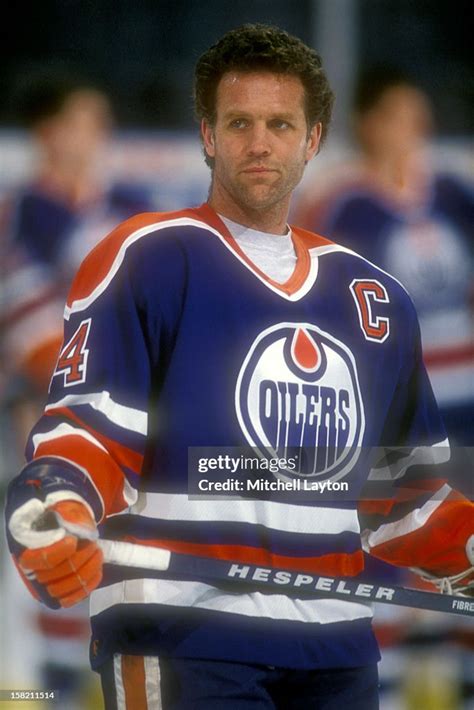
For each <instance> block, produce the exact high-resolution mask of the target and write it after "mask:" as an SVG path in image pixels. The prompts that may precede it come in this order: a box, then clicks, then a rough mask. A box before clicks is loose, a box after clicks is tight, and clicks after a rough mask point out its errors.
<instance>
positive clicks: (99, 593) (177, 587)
mask: <svg viewBox="0 0 474 710" xmlns="http://www.w3.org/2000/svg"><path fill="white" fill-rule="evenodd" d="M117 604H165V605H166V606H172V607H177V608H190V607H192V608H194V609H207V610H211V611H217V612H221V613H229V614H241V615H243V616H247V617H258V618H269V619H278V620H287V621H300V622H305V623H320V624H331V623H335V622H339V621H352V620H353V619H361V618H371V617H372V608H371V604H370V602H367V603H364V602H352V601H351V602H349V601H345V600H344V601H339V600H336V599H305V600H304V601H301V600H298V599H293V598H292V597H289V596H286V595H284V594H262V593H261V592H251V593H248V592H247V593H241V592H240V593H239V594H231V593H229V592H224V591H222V590H220V589H217V588H216V587H212V586H210V585H208V584H204V583H202V582H187V581H183V580H174V579H172V580H170V579H131V580H126V581H124V582H117V583H115V584H111V585H109V586H107V587H102V588H100V589H95V590H94V591H93V592H92V594H91V598H90V609H91V616H95V615H97V614H100V613H101V612H103V611H105V610H106V609H110V607H112V606H115V605H117Z"/></svg>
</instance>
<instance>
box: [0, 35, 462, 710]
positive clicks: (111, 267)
mask: <svg viewBox="0 0 474 710" xmlns="http://www.w3.org/2000/svg"><path fill="white" fill-rule="evenodd" d="M195 96H196V111H197V115H198V116H199V118H200V119H201V132H202V141H203V146H204V152H205V157H206V161H207V162H208V164H209V165H210V166H211V170H212V181H211V189H210V193H209V200H208V202H207V203H206V204H204V205H202V206H201V207H198V208H193V209H188V210H183V211H181V212H175V213H167V214H145V215H138V216H137V217H134V218H132V219H131V220H128V221H127V222H125V223H123V224H121V225H120V226H119V227H118V228H117V229H116V230H114V231H113V232H112V233H111V234H110V235H109V236H108V237H107V238H106V239H105V240H104V241H103V242H102V243H101V244H100V245H99V246H98V247H96V248H95V249H94V250H93V251H92V252H91V254H90V255H89V256H88V257H87V259H86V260H85V262H84V263H83V265H82V266H81V268H80V270H79V273H78V275H77V277H76V279H75V282H74V284H73V287H72V289H71V292H70V295H69V298H68V301H67V305H66V309H65V337H64V344H63V347H62V350H61V354H60V357H59V360H58V364H57V367H56V370H55V372H54V374H53V377H52V382H51V388H50V399H49V403H48V405H47V407H46V410H45V414H44V416H43V418H42V419H41V420H40V421H39V423H38V424H37V426H36V427H35V428H34V430H33V432H32V434H31V437H30V442H29V447H28V457H29V463H28V464H27V466H26V467H25V469H24V470H23V471H22V472H21V474H20V475H19V476H18V477H17V478H16V479H15V480H14V481H13V482H12V484H11V486H10V489H9V495H8V502H7V512H6V514H7V520H8V537H9V543H10V547H11V551H12V554H13V557H14V559H15V561H16V564H17V566H18V569H19V571H20V573H21V574H22V576H23V578H24V580H25V583H26V584H28V586H29V588H30V589H31V591H32V593H33V594H35V595H37V596H38V598H40V599H41V600H42V601H44V602H45V603H47V604H49V605H51V606H68V605H71V604H74V603H75V602H77V601H78V600H80V599H83V598H85V597H86V596H88V595H89V594H90V595H91V623H92V629H93V636H92V643H91V660H92V665H93V667H94V668H95V669H96V670H98V671H99V672H100V673H101V677H102V682H103V689H104V697H105V702H106V707H107V708H117V707H119V708H124V707H128V708H133V709H134V710H137V709H140V708H147V707H148V708H158V707H164V708H181V709H184V708H191V707H192V708H196V709H198V708H206V710H209V709H211V708H216V710H217V709H218V710H221V709H223V708H229V710H230V709H232V710H238V709H239V708H242V709H244V708H250V707H255V706H259V707H262V708H275V707H285V708H308V707H317V708H335V707H340V706H341V704H342V703H343V702H350V706H351V708H356V709H359V710H371V709H372V708H376V707H377V706H378V701H377V661H378V659H379V653H378V649H377V645H376V643H375V640H374V637H373V633H372V630H371V613H372V612H371V608H370V605H369V604H366V603H361V602H359V601H357V602H356V601H347V602H346V601H343V602H342V601H334V600H331V599H307V598H306V599H302V598H297V597H294V596H290V595H288V596H287V595H285V594H283V593H281V594H279V593H277V594H274V593H270V594H266V593H262V592H259V591H256V590H255V589H252V587H251V586H249V588H248V590H246V591H245V592H242V591H240V590H238V589H236V588H232V586H230V587H229V585H222V586H218V585H212V584H209V583H208V582H206V581H205V580H204V579H199V578H197V577H196V578H195V579H192V580H190V579H183V578H177V577H171V578H170V575H166V573H165V574H160V573H152V572H151V571H150V570H147V569H145V568H143V569H138V570H137V569H132V568H129V567H126V566H123V567H121V566H113V565H103V559H102V552H101V549H100V547H99V546H98V544H97V543H96V542H95V541H94V533H95V530H96V527H97V526H99V530H100V534H101V536H102V537H104V538H108V539H111V540H121V541H124V540H125V541H129V542H133V543H135V544H138V545H139V546H140V548H141V550H142V551H143V550H145V551H146V550H147V549H150V550H152V549H153V548H156V547H159V548H164V549H167V550H170V551H172V552H184V553H188V554H191V555H197V556H203V557H211V558H212V557H215V558H220V559H227V560H233V561H234V562H237V563H240V564H245V563H256V564H259V565H262V566H264V567H268V568H272V567H278V566H280V567H283V568H286V569H290V570H299V571H304V572H307V573H312V572H313V573H321V574H328V575H333V576H336V575H344V576H354V575H357V574H358V573H359V572H360V571H361V569H362V564H363V562H362V560H363V552H362V543H361V537H362V541H363V544H364V547H365V548H366V549H367V550H370V551H371V552H372V553H373V554H375V555H377V556H378V557H380V558H382V559H385V560H388V561H390V562H394V563H396V564H399V565H413V566H417V567H419V568H420V569H422V570H424V572H425V573H429V574H431V575H432V576H433V577H435V578H436V579H444V578H449V584H451V585H452V586H453V587H456V588H457V590H458V591H461V590H466V589H468V587H469V585H470V584H471V583H472V562H473V559H472V553H471V551H470V547H469V540H470V539H472V535H473V533H474V526H473V518H472V510H473V506H472V504H471V503H470V502H469V501H468V500H466V499H465V498H463V497H462V496H461V495H459V494H457V493H455V492H454V491H452V490H451V489H450V487H449V485H447V484H446V483H444V482H443V481H440V480H439V478H436V474H434V475H433V473H432V474H431V478H430V479H428V480H425V479H423V480H422V481H419V482H417V479H416V477H415V474H416V476H419V475H420V469H423V468H424V466H423V465H422V464H426V463H428V462H431V464H432V466H431V469H433V468H435V467H436V466H435V464H436V463H437V462H439V463H441V462H443V461H444V460H446V458H447V457H448V455H449V454H448V452H447V442H446V441H445V433H444V430H443V426H442V423H441V421H440V419H439V416H438V413H437V410H436V404H435V401H434V398H433V395H432V392H431V389H430V385H429V382H428V380H427V377H426V373H425V371H424V368H423V364H422V359H421V352H420V345H419V331H418V325H417V320H416V315H415V312H414V309H413V306H412V303H411V301H410V299H409V297H408V295H407V293H406V292H405V291H404V289H403V287H402V286H401V285H400V284H399V283H398V282H397V281H395V280H394V279H392V278H391V277H390V276H388V275H387V274H386V273H385V272H382V271H381V270H380V269H378V268H377V267H375V266H373V265H372V264H371V263H369V262H368V261H366V260H365V259H363V258H361V257H359V256H357V255H356V254H355V253H353V252H351V251H348V250H347V249H344V248H341V247H339V246H338V245H336V244H333V243H331V242H329V241H328V240H326V239H324V238H323V237H320V236H318V235H316V234H312V233H310V232H306V231H303V230H301V229H298V228H297V227H288V226H287V221H286V220H287V214H288V208H289V203H290V198H291V194H292V192H293V190H294V188H295V187H296V185H297V184H298V182H299V181H300V179H301V177H302V174H303V171H304V166H305V164H306V163H307V162H308V161H309V160H311V159H312V158H313V157H314V155H315V154H316V153H317V151H318V148H319V146H320V144H321V141H322V140H324V137H325V135H326V133H327V129H328V124H329V119H330V112H331V104H332V93H331V90H330V88H329V86H328V83H327V80H326V77H325V75H324V73H323V71H322V68H321V61H320V59H319V57H318V56H317V54H316V53H315V52H314V51H313V50H311V49H309V48H308V47H306V46H305V45H304V44H303V43H302V42H301V41H300V40H298V39H296V38H294V37H291V36H289V35H288V34H287V33H286V32H283V31H281V30H279V29H276V28H271V27H266V26H261V25H246V26H243V27H241V28H238V29H236V30H233V31H231V32H229V33H227V34H226V35H225V36H224V37H223V38H222V39H221V40H220V41H219V42H218V43H217V44H216V45H214V46H213V47H211V48H210V49H209V50H208V51H207V52H205V54H204V55H203V56H202V57H201V58H200V60H199V61H198V64H197V68H196V78H195ZM401 445H403V449H401V450H396V451H390V450H389V451H387V452H386V457H385V458H384V459H383V460H379V462H378V464H377V466H376V468H375V470H374V471H373V472H372V474H371V475H372V477H373V478H374V477H375V478H378V479H383V478H384V477H387V476H389V477H390V476H392V477H400V476H402V475H403V473H404V472H405V476H404V478H403V480H404V487H405V490H408V491H409V493H410V492H411V496H410V495H408V496H407V495H405V497H404V499H403V500H402V501H397V500H393V501H389V502H385V503H384V502H383V501H382V502H376V503H374V504H371V505H366V506H365V510H361V511H359V515H360V516H361V518H360V521H359V517H358V511H357V509H356V503H354V502H353V500H355V499H357V498H358V496H359V491H360V490H361V488H362V487H363V486H364V484H365V483H366V481H367V478H368V476H369V468H370V456H369V453H370V450H371V447H373V446H377V447H380V446H386V447H390V446H391V447H398V446H401ZM209 446H212V447H217V450H219V449H220V448H221V447H222V448H223V447H228V446H250V447H253V448H254V449H255V450H257V452H258V453H259V456H260V457H261V459H262V460H264V459H266V458H268V457H270V456H274V454H277V455H278V456H279V457H281V458H283V457H284V456H285V455H286V454H288V452H291V451H294V449H295V447H296V451H297V452H300V453H301V459H300V460H299V462H298V464H297V465H296V466H293V467H291V468H290V467H285V466H284V465H282V466H281V468H279V470H278V472H277V473H276V474H272V473H271V471H267V474H268V480H269V481H271V480H273V481H274V480H276V479H278V480H280V481H286V482H288V483H291V482H292V481H295V480H300V481H301V480H305V481H308V482H312V483H314V482H321V481H328V480H331V481H339V480H344V481H346V482H348V484H350V486H351V501H348V500H338V499H334V500H328V501H324V504H322V503H321V501H318V500H314V498H311V499H300V498H296V497H295V498H294V499H293V498H291V497H290V498H288V497H286V498H279V497H276V498H275V497H274V496H273V497H272V494H271V493H268V494H267V493H265V492H263V493H262V492H260V493H259V494H258V495H257V496H251V495H242V496H237V497H234V498H232V499H231V500H230V501H229V500H226V501H223V500H220V499H215V498H212V497H211V496H207V497H206V498H201V499H200V498H197V499H196V497H194V496H193V497H189V496H188V495H187V493H188V451H189V450H190V447H209ZM420 447H422V448H420ZM415 463H416V464H419V465H418V466H416V467H415V466H411V464H415ZM224 474H225V472H224ZM416 493H418V494H417V495H416ZM45 513H49V514H50V515H49V517H51V513H54V514H55V518H56V520H59V521H61V523H62V525H61V527H56V528H55V527H54V526H53V527H51V528H48V526H47V525H45V522H46V521H47V516H45ZM66 528H67V530H68V532H66ZM361 533H362V535H361ZM85 538H89V539H85ZM145 567H146V564H145Z"/></svg>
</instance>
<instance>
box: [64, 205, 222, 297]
mask: <svg viewBox="0 0 474 710" xmlns="http://www.w3.org/2000/svg"><path fill="white" fill-rule="evenodd" d="M209 221H210V220H209V219H207V215H206V213H205V212H203V210H202V208H190V209H185V210H179V211H175V212H146V213H143V214H138V215H135V216H134V217H131V218H129V219H127V220H125V221H124V222H121V223H120V224H119V225H118V226H117V227H116V228H115V229H114V230H113V231H112V232H110V234H109V235H107V236H106V237H105V238H104V239H103V240H102V241H101V242H99V244H98V245H97V246H96V247H95V248H94V249H92V251H91V252H90V253H89V254H88V255H87V257H86V258H85V259H84V261H83V262H82V264H81V266H80V268H79V271H78V273H77V275H76V278H75V279H74V283H73V286H72V288H71V291H70V294H69V297H68V301H67V307H66V310H67V309H70V308H71V307H72V306H73V304H75V303H77V302H79V301H80V302H90V301H92V300H95V299H96V298H97V297H98V296H99V295H100V294H101V293H103V292H104V291H105V290H106V289H108V287H109V285H110V284H111V282H112V281H113V280H114V279H115V278H116V276H117V274H119V273H122V274H123V272H124V270H126V269H128V271H129V272H130V273H132V274H133V278H135V279H139V278H142V277H143V278H145V277H146V276H148V278H149V279H151V278H152V272H153V270H155V273H154V277H155V278H159V275H160V273H161V274H168V276H169V273H170V272H173V271H176V270H177V269H179V268H180V267H181V268H182V263H183V242H186V240H188V239H190V238H192V237H193V236H195V234H196V232H202V233H209V231H211V232H213V231H216V230H215V229H214V227H213V226H212V224H209Z"/></svg>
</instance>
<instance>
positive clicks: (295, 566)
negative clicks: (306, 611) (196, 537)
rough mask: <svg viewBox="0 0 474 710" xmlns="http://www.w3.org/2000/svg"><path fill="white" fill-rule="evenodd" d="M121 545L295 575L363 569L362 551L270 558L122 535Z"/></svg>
mask: <svg viewBox="0 0 474 710" xmlns="http://www.w3.org/2000/svg"><path fill="white" fill-rule="evenodd" d="M121 539H123V540H124V541H125V542H134V543H137V544H139V545H145V546H147V547H162V548H164V549H166V550H170V551H171V552H180V553H182V554H186V555H196V556H198V557H212V558H214V559H220V560H229V562H241V563H247V564H251V565H259V566H262V565H263V566H266V567H271V568H282V569H287V570H294V571H298V572H315V573H317V574H328V575H334V576H338V575H347V576H354V575H356V574H359V572H361V571H362V570H363V568H364V555H363V552H362V550H357V551H356V552H352V553H350V554H349V553H341V552H340V553H333V554H328V555H321V556H320V557H287V556H285V555H274V554H272V553H271V552H269V551H268V550H264V549H262V548H258V547H247V546H245V545H207V544H202V543H192V542H184V541H183V542H181V541H179V540H141V539H139V538H137V537H135V536H133V535H126V536H124V537H123V538H121Z"/></svg>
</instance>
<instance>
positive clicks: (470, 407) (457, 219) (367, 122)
mask: <svg viewBox="0 0 474 710" xmlns="http://www.w3.org/2000/svg"><path fill="white" fill-rule="evenodd" d="M353 125H354V135H355V138H356V141H357V145H358V147H359V149H360V154H359V158H358V160H356V161H354V162H353V163H352V164H350V165H347V164H346V165H344V166H342V167H341V170H340V171H338V170H337V169H336V170H334V173H333V175H332V178H331V179H330V180H329V181H326V184H323V181H321V180H320V181H318V182H317V184H315V185H314V186H313V185H311V186H310V187H309V188H308V189H307V191H306V193H305V194H304V195H303V198H302V199H301V201H300V204H299V206H298V207H297V208H296V210H295V219H297V220H299V221H300V222H301V224H303V225H304V226H305V227H307V228H308V229H314V230H320V231H321V232H322V233H323V234H328V235H330V236H331V237H332V238H334V239H336V240H337V241H338V242H339V243H341V244H343V245H345V246H347V247H349V248H351V249H354V250H355V251H357V252H358V253H360V254H362V255H363V256H365V257H366V258H368V259H370V260H371V261H373V262H374V263H376V264H377V265H378V266H381V267H382V268H383V269H385V270H387V271H388V272H389V273H390V274H392V275H394V276H395V277H396V278H398V279H399V280H400V281H401V282H402V283H403V285H404V286H405V287H406V288H407V290H408V292H409V293H410V295H411V296H412V298H413V300H414V303H415V306H416V308H417V312H418V316H419V319H420V327H421V333H422V341H423V352H424V360H425V364H426V366H427V369H428V373H429V375H430V379H431V382H432V385H433V389H434V392H435V395H436V398H437V401H438V405H439V407H440V411H441V414H442V416H443V420H444V422H445V425H446V429H447V432H448V434H449V436H450V441H451V443H452V444H455V443H456V444H458V445H466V446H472V445H473V444H474V434H473V429H472V420H473V416H474V341H473V338H474V321H473V297H474V285H473V268H472V267H473V260H472V257H473V244H474V229H473V224H474V193H473V190H472V187H471V186H469V185H467V184H465V183H464V182H463V181H462V180H461V179H460V178H458V177H456V176H454V175H451V174H447V173H443V172H438V171H435V170H434V167H433V164H432V159H431V156H430V151H429V139H430V138H431V135H432V131H433V115H432V109H431V106H430V103H429V100H428V97H427V96H426V94H425V93H424V92H423V91H422V90H421V89H420V88H419V87H417V86H416V85H415V84H414V83H413V81H412V80H411V79H410V78H409V77H407V76H406V75H404V74H402V73H401V72H399V71H397V70H395V69H393V68H391V67H388V66H383V65H380V66H376V67H374V68H372V69H370V70H368V71H367V72H365V73H363V74H362V75H361V76H360V78H359V80H358V83H357V86H356V90H355V96H354V113H353Z"/></svg>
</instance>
